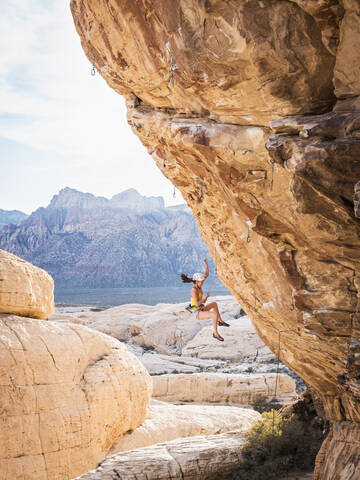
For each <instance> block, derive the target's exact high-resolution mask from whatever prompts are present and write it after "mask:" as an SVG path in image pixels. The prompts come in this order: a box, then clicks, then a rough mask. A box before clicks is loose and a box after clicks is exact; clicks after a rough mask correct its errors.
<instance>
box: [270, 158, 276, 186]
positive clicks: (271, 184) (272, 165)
mask: <svg viewBox="0 0 360 480" xmlns="http://www.w3.org/2000/svg"><path fill="white" fill-rule="evenodd" d="M270 162H271V180H270V192H272V189H273V186H274V167H275V162H274V160H272V159H271V160H270Z"/></svg>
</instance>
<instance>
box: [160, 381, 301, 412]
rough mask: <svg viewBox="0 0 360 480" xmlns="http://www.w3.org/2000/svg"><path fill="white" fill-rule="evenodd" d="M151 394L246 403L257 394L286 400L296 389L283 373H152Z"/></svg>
mask: <svg viewBox="0 0 360 480" xmlns="http://www.w3.org/2000/svg"><path fill="white" fill-rule="evenodd" d="M153 396H154V397H155V398H158V399H159V400H165V401H168V402H198V403H229V404H231V403H234V404H240V405H249V404H252V403H253V402H254V401H255V400H256V399H258V398H260V397H266V398H267V399H269V400H271V399H273V398H274V397H276V399H277V400H278V401H280V402H282V403H284V402H288V401H290V400H292V399H293V398H294V397H296V392H295V381H294V380H293V379H292V378H291V377H289V376H288V375H286V374H279V375H276V374H275V373H261V374H260V373H257V374H251V375H246V374H231V373H193V374H176V375H172V374H170V375H157V376H155V377H153Z"/></svg>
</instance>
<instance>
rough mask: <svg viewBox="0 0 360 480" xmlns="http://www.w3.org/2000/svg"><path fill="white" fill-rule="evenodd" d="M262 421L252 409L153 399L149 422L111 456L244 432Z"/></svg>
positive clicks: (124, 439)
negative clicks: (174, 403) (138, 449)
mask: <svg viewBox="0 0 360 480" xmlns="http://www.w3.org/2000/svg"><path fill="white" fill-rule="evenodd" d="M260 418H261V415H260V414H259V413H258V412H256V411H255V410H251V409H249V408H239V407H229V406H220V405H217V406H214V405H172V404H170V403H166V402H159V401H157V400H154V399H153V400H152V401H151V405H150V408H149V411H148V414H147V416H146V420H145V422H144V423H143V424H142V425H140V426H139V427H137V428H136V429H135V430H133V431H131V432H128V433H126V434H125V435H124V436H122V437H121V438H120V440H119V441H118V442H117V443H116V444H115V445H114V446H113V448H112V449H111V452H110V453H118V452H124V451H126V450H133V449H134V448H141V447H147V446H148V445H153V444H155V443H160V442H168V441H170V440H175V439H176V438H185V437H194V436H196V435H212V434H221V433H225V432H232V431H237V432H243V431H246V430H247V429H248V428H250V427H251V426H252V425H254V423H255V422H256V421H257V420H259V419H260Z"/></svg>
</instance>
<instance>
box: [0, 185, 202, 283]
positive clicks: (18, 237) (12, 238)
mask: <svg viewBox="0 0 360 480" xmlns="http://www.w3.org/2000/svg"><path fill="white" fill-rule="evenodd" d="M0 248H3V249H4V250H6V251H8V252H11V253H14V254H15V255H18V256H20V257H21V258H24V259H25V260H28V261H29V262H31V263H33V264H34V265H37V266H38V267H41V268H44V269H45V270H46V271H48V272H49V273H50V274H51V275H52V276H53V278H54V280H55V285H56V287H66V288H69V287H73V286H76V288H79V287H83V288H104V287H148V286H152V287H154V286H163V285H169V284H170V285H178V284H179V273H180V272H181V271H182V269H183V270H184V271H185V272H188V273H193V269H194V268H196V265H197V266H198V267H197V268H203V263H202V259H203V258H204V257H209V252H208V249H207V247H206V245H205V244H204V242H203V240H202V238H201V236H200V234H199V231H198V228H197V225H196V222H195V221H194V219H193V217H192V215H191V212H190V210H189V209H188V207H186V205H183V206H176V207H168V208H165V205H164V200H163V198H162V197H144V196H142V195H140V194H139V193H138V192H137V191H136V190H134V189H129V190H125V191H123V192H121V193H119V194H118V195H114V196H113V197H112V198H111V199H107V198H104V197H96V196H95V195H92V194H90V193H83V192H79V191H77V190H74V189H71V188H64V189H62V190H61V191H60V192H59V194H58V195H54V197H53V199H52V200H51V202H50V204H49V205H48V206H47V207H46V208H39V209H38V210H36V211H35V212H33V213H32V214H31V215H30V216H29V217H28V218H27V219H26V220H25V221H23V222H22V223H21V224H20V225H17V226H16V225H8V226H5V227H4V228H3V229H2V230H1V231H0Z"/></svg>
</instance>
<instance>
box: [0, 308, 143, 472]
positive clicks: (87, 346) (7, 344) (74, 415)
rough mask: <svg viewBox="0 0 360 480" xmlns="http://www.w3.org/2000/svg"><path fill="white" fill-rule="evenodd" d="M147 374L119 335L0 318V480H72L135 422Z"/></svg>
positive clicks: (140, 410)
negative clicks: (118, 337)
mask: <svg viewBox="0 0 360 480" xmlns="http://www.w3.org/2000/svg"><path fill="white" fill-rule="evenodd" d="M150 395H151V379H150V377H149V375H148V374H147V372H146V370H145V369H144V367H143V366H142V365H141V364H140V362H139V361H138V360H137V359H136V358H135V357H134V356H133V355H132V354H131V353H129V352H128V351H127V350H126V347H125V346H124V345H122V344H121V343H119V342H118V341H117V340H115V339H113V338H111V337H108V336H106V335H103V334H101V333H99V332H95V331H92V330H90V329H88V328H85V327H83V326H78V325H73V324H72V325H59V324H57V323H55V322H40V321H38V320H32V319H27V318H22V317H17V316H13V315H0V405H1V409H0V423H1V428H0V478H1V480H15V479H16V480H54V479H60V478H61V479H63V480H69V479H72V478H74V477H75V476H77V475H80V474H81V473H84V472H86V471H88V470H89V469H91V468H93V467H94V466H95V465H97V463H98V462H99V461H100V460H101V459H103V458H104V457H105V456H106V455H107V453H108V452H109V450H110V449H111V447H112V446H113V445H114V443H115V442H116V441H117V440H118V438H119V437H120V436H121V435H122V434H123V433H125V432H127V431H128V430H131V429H134V428H136V427H137V426H138V425H140V424H141V423H142V422H143V420H144V419H145V416H146V409H147V406H148V404H149V401H150Z"/></svg>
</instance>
